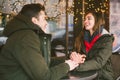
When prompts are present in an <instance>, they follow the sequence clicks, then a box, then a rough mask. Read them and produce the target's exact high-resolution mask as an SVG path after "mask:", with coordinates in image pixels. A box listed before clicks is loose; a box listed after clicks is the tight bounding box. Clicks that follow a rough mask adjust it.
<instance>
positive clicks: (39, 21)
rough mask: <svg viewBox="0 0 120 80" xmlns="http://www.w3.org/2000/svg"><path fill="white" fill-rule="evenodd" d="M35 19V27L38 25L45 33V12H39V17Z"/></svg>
mask: <svg viewBox="0 0 120 80" xmlns="http://www.w3.org/2000/svg"><path fill="white" fill-rule="evenodd" d="M34 19H36V20H35V21H34V23H35V24H36V25H38V26H39V27H40V28H41V29H42V30H43V31H44V32H45V33H46V29H47V24H48V23H47V21H46V15H45V12H44V11H40V13H39V15H38V17H37V18H34Z"/></svg>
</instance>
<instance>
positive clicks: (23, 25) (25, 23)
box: [3, 14, 44, 37]
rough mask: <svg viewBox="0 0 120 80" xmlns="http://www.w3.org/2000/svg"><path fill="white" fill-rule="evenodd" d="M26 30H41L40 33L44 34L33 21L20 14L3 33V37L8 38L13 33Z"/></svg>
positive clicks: (8, 24) (9, 23)
mask: <svg viewBox="0 0 120 80" xmlns="http://www.w3.org/2000/svg"><path fill="white" fill-rule="evenodd" d="M24 29H32V30H40V32H42V33H44V32H43V31H42V30H41V29H40V27H39V26H37V25H36V24H34V23H33V22H32V21H31V19H29V18H28V17H26V16H24V15H21V14H18V15H17V16H15V17H14V18H13V19H12V20H11V21H9V22H8V23H7V25H6V27H5V29H4V31H3V35H4V36H6V37H8V36H9V35H11V34H12V33H14V32H16V31H19V30H24Z"/></svg>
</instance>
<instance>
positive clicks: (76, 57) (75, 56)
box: [70, 52, 86, 64]
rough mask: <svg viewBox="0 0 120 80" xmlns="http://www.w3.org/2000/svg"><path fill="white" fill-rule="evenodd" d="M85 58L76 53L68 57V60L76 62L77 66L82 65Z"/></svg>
mask: <svg viewBox="0 0 120 80" xmlns="http://www.w3.org/2000/svg"><path fill="white" fill-rule="evenodd" d="M85 57H86V55H84V54H79V53H76V52H72V53H71V55H70V59H71V60H72V61H75V62H77V63H78V64H81V63H84V61H85Z"/></svg>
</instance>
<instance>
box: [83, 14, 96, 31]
mask: <svg viewBox="0 0 120 80" xmlns="http://www.w3.org/2000/svg"><path fill="white" fill-rule="evenodd" d="M94 25H95V18H94V16H93V15H92V13H88V14H87V15H86V16H85V20H84V27H85V29H86V30H89V31H90V32H91V31H93V27H94Z"/></svg>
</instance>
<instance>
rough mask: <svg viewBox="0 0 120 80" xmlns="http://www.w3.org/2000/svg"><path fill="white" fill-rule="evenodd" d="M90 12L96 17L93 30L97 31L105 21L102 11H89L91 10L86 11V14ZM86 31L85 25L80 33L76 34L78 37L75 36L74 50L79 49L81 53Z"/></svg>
mask: <svg viewBox="0 0 120 80" xmlns="http://www.w3.org/2000/svg"><path fill="white" fill-rule="evenodd" d="M89 13H91V14H92V15H93V16H94V18H95V25H94V27H93V31H94V32H95V31H96V30H98V29H100V27H101V26H104V24H105V21H104V19H103V17H102V14H100V13H96V12H92V11H89V12H86V13H85V16H86V15H87V14H89ZM84 31H85V29H84V27H83V28H82V30H81V31H80V32H79V35H78V36H76V38H75V43H74V51H77V52H79V53H81V46H82V44H83V41H84V40H83V39H84Z"/></svg>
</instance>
